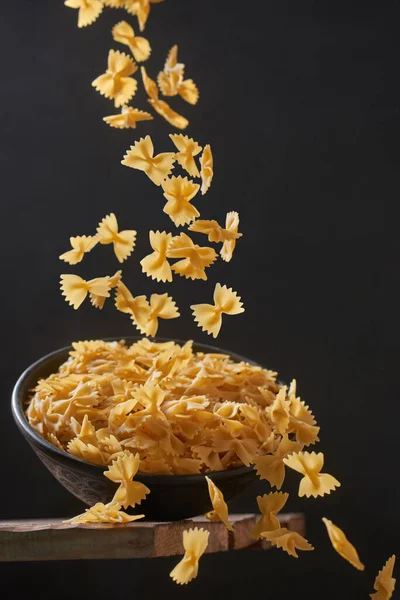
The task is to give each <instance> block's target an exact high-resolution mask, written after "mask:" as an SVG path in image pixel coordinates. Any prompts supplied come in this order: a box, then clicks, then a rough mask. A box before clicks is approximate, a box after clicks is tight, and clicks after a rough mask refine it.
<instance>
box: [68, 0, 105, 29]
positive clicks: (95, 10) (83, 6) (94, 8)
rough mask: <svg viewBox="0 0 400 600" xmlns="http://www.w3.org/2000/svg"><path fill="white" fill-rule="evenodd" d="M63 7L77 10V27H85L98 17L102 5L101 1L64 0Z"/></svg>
mask: <svg viewBox="0 0 400 600" xmlns="http://www.w3.org/2000/svg"><path fill="white" fill-rule="evenodd" d="M64 4H65V6H68V7H69V8H76V9H78V11H79V12H78V27H87V26H88V25H91V24H92V23H94V21H96V19H97V18H98V17H99V16H100V13H101V12H102V10H103V8H104V5H103V2H102V1H101V0H65V2H64Z"/></svg>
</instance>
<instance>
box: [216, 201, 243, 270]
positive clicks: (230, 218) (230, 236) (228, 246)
mask: <svg viewBox="0 0 400 600" xmlns="http://www.w3.org/2000/svg"><path fill="white" fill-rule="evenodd" d="M238 227H239V213H237V212H235V211H231V212H228V213H227V215H226V221H225V229H224V230H223V231H224V237H225V239H224V240H223V242H224V243H223V244H222V248H221V252H220V254H221V258H222V260H224V261H225V262H229V261H230V260H231V258H232V254H233V251H234V249H235V247H236V240H237V239H239V238H240V237H241V235H242V234H241V233H238Z"/></svg>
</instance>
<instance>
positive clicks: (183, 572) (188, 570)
mask: <svg viewBox="0 0 400 600" xmlns="http://www.w3.org/2000/svg"><path fill="white" fill-rule="evenodd" d="M209 536H210V532H209V531H206V530H205V529H199V528H197V527H195V528H194V529H189V530H187V531H184V532H183V548H184V550H185V555H184V557H183V558H182V560H181V561H180V562H179V563H178V564H177V565H176V567H175V569H173V570H172V571H171V573H170V577H171V578H172V579H173V580H174V581H175V582H176V583H179V584H180V585H184V584H186V583H189V581H192V579H194V578H195V577H197V574H198V572H199V560H200V558H201V556H202V555H203V554H204V552H205V551H206V548H207V546H208V538H209Z"/></svg>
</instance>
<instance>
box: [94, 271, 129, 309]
mask: <svg viewBox="0 0 400 600" xmlns="http://www.w3.org/2000/svg"><path fill="white" fill-rule="evenodd" d="M121 275H122V271H117V272H116V273H114V275H112V276H111V277H109V276H108V275H107V276H106V279H108V282H109V284H110V290H112V289H113V288H115V287H116V286H117V285H118V283H119V281H120V280H121ZM89 298H90V302H91V304H92V305H93V306H94V307H95V308H98V309H100V310H101V309H102V308H103V306H104V303H105V301H106V298H105V296H99V295H98V294H96V293H95V292H89Z"/></svg>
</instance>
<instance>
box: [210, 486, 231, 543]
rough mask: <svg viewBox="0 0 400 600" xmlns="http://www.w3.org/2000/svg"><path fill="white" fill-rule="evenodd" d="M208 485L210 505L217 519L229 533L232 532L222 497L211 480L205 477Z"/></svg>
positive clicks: (226, 507)
mask: <svg viewBox="0 0 400 600" xmlns="http://www.w3.org/2000/svg"><path fill="white" fill-rule="evenodd" d="M206 481H207V484H208V493H209V494H210V500H211V504H212V505H213V508H214V510H215V512H216V514H217V515H218V517H219V519H220V520H221V521H222V522H223V523H224V525H225V526H226V528H227V529H228V530H229V531H233V527H232V525H231V524H230V523H229V518H228V517H229V515H228V506H227V504H226V502H225V500H224V495H223V493H222V492H221V490H220V489H219V488H217V486H216V485H215V483H214V482H213V480H212V479H210V478H209V477H207V476H206Z"/></svg>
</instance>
